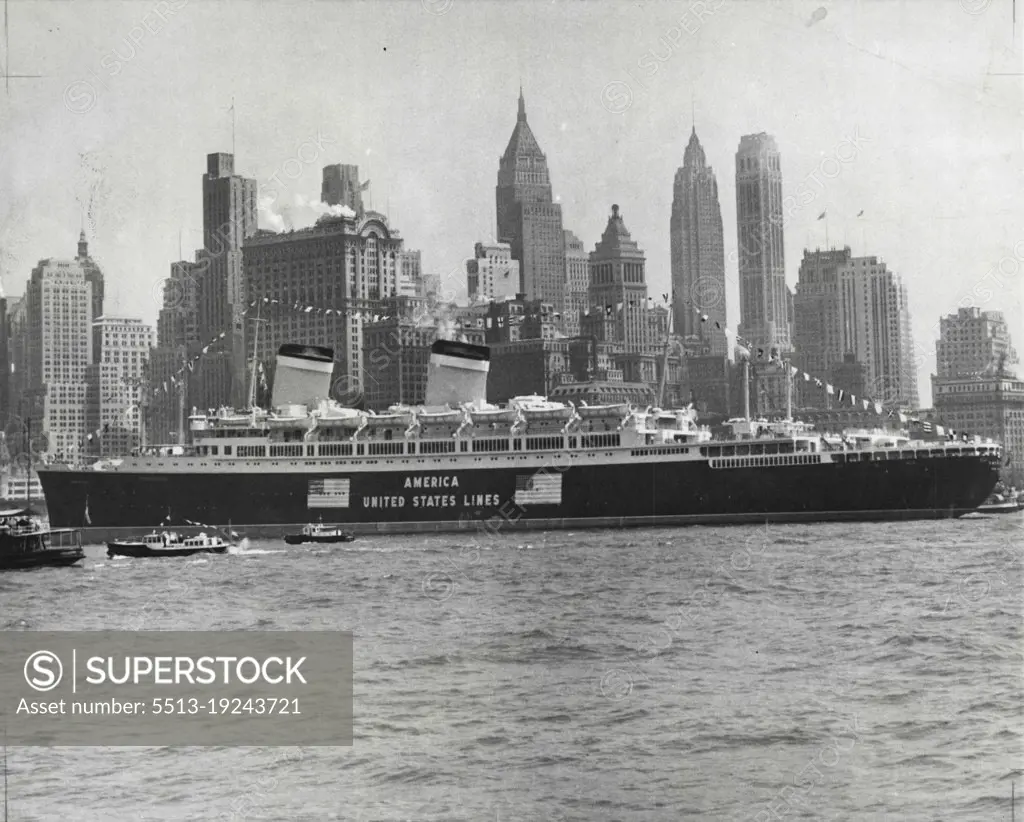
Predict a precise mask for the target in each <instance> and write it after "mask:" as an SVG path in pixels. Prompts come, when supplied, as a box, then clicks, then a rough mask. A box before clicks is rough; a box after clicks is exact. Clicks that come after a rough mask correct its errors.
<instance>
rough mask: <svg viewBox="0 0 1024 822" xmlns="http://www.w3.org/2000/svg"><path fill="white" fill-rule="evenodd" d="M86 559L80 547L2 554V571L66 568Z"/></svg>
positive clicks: (0, 558) (0, 562) (0, 568)
mask: <svg viewBox="0 0 1024 822" xmlns="http://www.w3.org/2000/svg"><path fill="white" fill-rule="evenodd" d="M83 559H85V553H84V552H82V551H81V550H80V549H69V548H51V549H49V550H45V551H32V552H30V553H26V554H21V555H18V554H5V555H0V571H28V570H30V569H32V568H66V567H67V566H69V565H74V564H75V563H76V562H81V561H82V560H83Z"/></svg>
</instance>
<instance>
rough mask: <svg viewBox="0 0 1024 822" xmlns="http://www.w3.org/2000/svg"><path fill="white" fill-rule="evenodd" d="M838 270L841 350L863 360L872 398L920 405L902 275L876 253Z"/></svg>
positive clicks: (907, 306) (911, 405)
mask: <svg viewBox="0 0 1024 822" xmlns="http://www.w3.org/2000/svg"><path fill="white" fill-rule="evenodd" d="M838 273H839V322H840V328H841V337H840V345H841V347H842V349H843V353H844V354H845V353H851V354H854V355H855V356H856V358H857V360H858V362H861V363H863V364H864V368H865V370H866V378H867V391H868V394H869V395H870V396H871V398H872V399H875V400H878V401H881V402H888V403H892V404H893V405H896V406H900V407H903V408H908V409H916V408H917V407H918V396H917V368H916V366H915V364H914V359H913V350H914V342H913V339H912V338H911V336H910V306H909V304H908V301H907V288H906V286H905V285H904V284H903V281H902V279H901V278H900V276H899V275H898V274H896V273H895V272H893V271H890V270H889V269H888V268H887V267H886V265H885V263H884V262H882V261H881V260H879V259H878V258H877V257H852V258H851V259H850V260H849V262H847V263H846V264H845V265H844V266H842V267H841V268H840V269H839V272H838Z"/></svg>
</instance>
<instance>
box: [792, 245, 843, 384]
mask: <svg viewBox="0 0 1024 822" xmlns="http://www.w3.org/2000/svg"><path fill="white" fill-rule="evenodd" d="M850 260H851V254H850V248H849V246H847V247H845V248H841V249H836V248H832V249H829V250H828V251H821V250H816V251H807V250H806V249H805V250H804V257H803V260H801V262H800V273H799V275H798V276H799V279H798V281H797V284H796V293H795V294H794V295H793V317H792V321H793V348H794V350H795V357H794V359H795V362H796V364H797V365H798V366H799V367H800V368H801V369H802V370H803V371H806V372H808V373H809V374H812V375H813V376H814V377H816V378H819V379H827V378H828V376H829V375H830V374H831V373H832V368H833V367H834V366H836V365H837V364H839V363H842V362H843V355H844V354H846V353H847V352H846V351H844V350H843V345H842V333H841V332H842V327H841V325H840V320H839V272H840V270H841V269H843V268H844V267H845V266H846V265H847V264H848V263H849V262H850Z"/></svg>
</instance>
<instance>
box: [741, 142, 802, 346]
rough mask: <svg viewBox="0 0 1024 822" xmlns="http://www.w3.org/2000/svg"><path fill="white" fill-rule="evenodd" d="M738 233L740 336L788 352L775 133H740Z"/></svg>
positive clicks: (786, 306)
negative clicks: (773, 135)
mask: <svg viewBox="0 0 1024 822" xmlns="http://www.w3.org/2000/svg"><path fill="white" fill-rule="evenodd" d="M736 234H737V241H738V243H739V274H740V335H741V336H742V337H744V338H745V339H746V340H748V341H749V342H750V343H751V344H752V345H753V346H754V347H756V348H763V349H765V351H768V350H770V349H772V348H778V349H779V352H780V353H784V352H787V351H789V348H790V339H789V315H788V305H787V303H788V299H787V291H786V268H785V256H784V253H783V247H782V166H781V164H780V158H779V149H778V147H777V146H776V144H775V138H774V137H772V136H770V135H768V134H765V133H764V132H761V133H760V134H747V135H744V136H743V137H741V138H740V146H739V151H737V152H736Z"/></svg>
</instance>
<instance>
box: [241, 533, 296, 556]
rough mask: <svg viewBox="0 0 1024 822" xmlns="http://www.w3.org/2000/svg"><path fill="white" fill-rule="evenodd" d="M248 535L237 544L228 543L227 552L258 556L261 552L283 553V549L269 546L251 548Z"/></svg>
mask: <svg viewBox="0 0 1024 822" xmlns="http://www.w3.org/2000/svg"><path fill="white" fill-rule="evenodd" d="M251 544H252V543H250V542H249V538H248V537H244V538H243V539H242V540H241V542H239V543H238V545H229V546H228V553H229V554H234V555H236V556H250V557H252V556H260V555H262V554H283V553H284V550H282V549H278V550H276V551H275V550H273V549H270V548H251V547H250V545H251Z"/></svg>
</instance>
